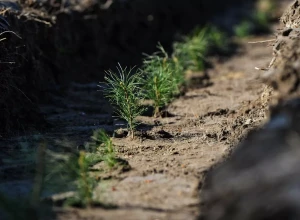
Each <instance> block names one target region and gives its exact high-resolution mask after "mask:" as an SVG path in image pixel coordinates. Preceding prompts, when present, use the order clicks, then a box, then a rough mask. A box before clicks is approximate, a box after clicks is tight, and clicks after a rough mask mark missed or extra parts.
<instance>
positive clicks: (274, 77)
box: [264, 1, 300, 101]
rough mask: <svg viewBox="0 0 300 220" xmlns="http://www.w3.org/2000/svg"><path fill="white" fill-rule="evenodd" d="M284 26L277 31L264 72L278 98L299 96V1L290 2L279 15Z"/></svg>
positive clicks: (285, 98) (286, 98)
mask: <svg viewBox="0 0 300 220" xmlns="http://www.w3.org/2000/svg"><path fill="white" fill-rule="evenodd" d="M281 21H282V22H283V24H284V27H283V28H282V29H281V30H279V32H278V33H277V38H276V42H275V44H274V47H273V54H274V58H273V60H272V61H271V64H270V67H271V68H270V69H269V70H268V71H267V72H266V73H265V74H264V78H265V79H266V82H267V83H268V84H269V85H271V86H272V87H273V88H274V89H275V91H277V95H278V100H279V101H281V100H288V99H291V98H295V97H299V95H300V93H299V85H300V84H299V83H300V70H299V67H300V49H299V48H300V47H299V46H300V29H299V27H300V2H299V1H295V2H294V3H293V4H291V5H290V6H289V7H288V9H287V10H286V12H285V13H284V14H283V16H282V17H281Z"/></svg>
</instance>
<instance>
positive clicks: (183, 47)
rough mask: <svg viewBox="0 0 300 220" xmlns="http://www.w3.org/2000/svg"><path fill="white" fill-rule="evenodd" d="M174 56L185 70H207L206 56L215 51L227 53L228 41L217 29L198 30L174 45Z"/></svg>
mask: <svg viewBox="0 0 300 220" xmlns="http://www.w3.org/2000/svg"><path fill="white" fill-rule="evenodd" d="M173 50H174V52H173V56H174V57H176V58H177V59H178V60H179V62H180V65H181V66H182V67H183V69H185V70H192V71H199V70H203V69H204V68H205V65H206V63H207V60H206V56H207V55H209V54H211V53H212V52H213V51H214V52H215V51H222V52H224V51H227V50H228V40H227V37H226V36H225V34H224V33H223V32H221V31H220V30H219V29H217V28H216V27H213V26H211V27H205V28H202V29H200V28H196V29H195V30H194V31H193V32H192V33H191V34H190V35H188V36H186V37H184V38H183V41H181V42H175V43H174V44H173Z"/></svg>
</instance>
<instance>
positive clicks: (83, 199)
mask: <svg viewBox="0 0 300 220" xmlns="http://www.w3.org/2000/svg"><path fill="white" fill-rule="evenodd" d="M78 168H79V169H78V180H77V189H78V191H77V196H78V197H77V202H80V204H82V205H83V206H84V207H90V206H92V204H93V189H94V188H95V183H96V180H95V179H94V178H92V177H91V176H90V174H89V163H88V160H87V158H86V153H85V152H84V151H80V152H79V158H78ZM75 202H76V198H75Z"/></svg>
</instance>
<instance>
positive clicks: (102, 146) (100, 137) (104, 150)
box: [87, 129, 117, 167]
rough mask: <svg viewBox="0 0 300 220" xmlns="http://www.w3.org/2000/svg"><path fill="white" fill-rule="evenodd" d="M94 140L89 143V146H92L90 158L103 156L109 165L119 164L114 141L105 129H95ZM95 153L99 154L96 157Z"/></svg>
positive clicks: (102, 158)
mask: <svg viewBox="0 0 300 220" xmlns="http://www.w3.org/2000/svg"><path fill="white" fill-rule="evenodd" d="M91 138H92V142H90V143H88V145H87V148H90V149H89V150H90V151H91V154H87V156H88V158H89V159H90V160H91V163H93V162H92V160H94V159H93V158H96V160H97V159H98V158H101V160H103V161H104V162H105V163H106V164H107V165H108V166H109V167H114V166H116V164H117V158H116V154H115V148H114V145H113V143H112V139H111V138H110V137H109V136H108V135H107V134H106V132H105V131H104V130H103V129H99V130H96V131H94V133H93V136H92V137H91ZM95 155H98V156H97V157H95Z"/></svg>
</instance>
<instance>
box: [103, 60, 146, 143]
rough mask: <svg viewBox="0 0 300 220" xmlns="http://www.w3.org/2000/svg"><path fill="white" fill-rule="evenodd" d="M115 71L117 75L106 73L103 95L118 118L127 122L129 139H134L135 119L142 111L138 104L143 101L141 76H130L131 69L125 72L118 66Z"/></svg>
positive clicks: (137, 74) (110, 72) (136, 74)
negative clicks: (112, 106)
mask: <svg viewBox="0 0 300 220" xmlns="http://www.w3.org/2000/svg"><path fill="white" fill-rule="evenodd" d="M117 69H118V73H114V72H112V71H108V72H107V75H106V76H105V80H106V87H105V88H104V94H105V96H106V97H107V98H108V100H109V101H110V103H112V104H113V105H114V106H115V108H116V113H117V114H118V116H119V117H120V118H122V119H124V120H126V121H127V123H128V127H129V133H130V134H131V138H134V131H135V128H136V125H137V121H136V117H137V116H139V115H141V114H142V113H143V111H144V109H143V108H142V106H141V103H140V101H141V99H143V93H142V92H141V75H140V74H139V73H135V74H132V69H130V70H129V71H127V69H126V68H125V69H123V68H122V67H121V66H120V65H119V67H118V68H117Z"/></svg>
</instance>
